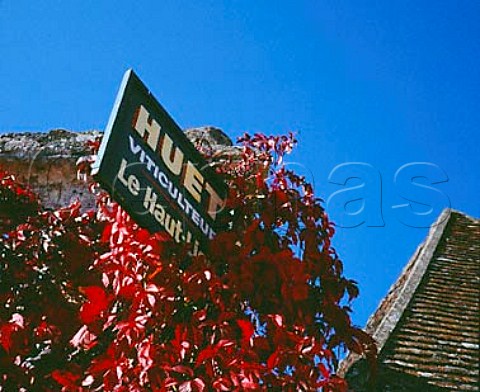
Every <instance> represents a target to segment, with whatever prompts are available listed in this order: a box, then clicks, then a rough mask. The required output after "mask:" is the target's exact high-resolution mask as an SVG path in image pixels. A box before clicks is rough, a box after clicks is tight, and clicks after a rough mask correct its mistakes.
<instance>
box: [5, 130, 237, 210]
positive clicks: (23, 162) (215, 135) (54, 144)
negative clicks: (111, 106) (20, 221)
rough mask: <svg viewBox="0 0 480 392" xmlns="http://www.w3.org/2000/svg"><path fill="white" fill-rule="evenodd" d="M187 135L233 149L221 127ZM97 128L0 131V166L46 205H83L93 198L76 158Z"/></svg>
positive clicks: (203, 144)
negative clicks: (81, 174)
mask: <svg viewBox="0 0 480 392" xmlns="http://www.w3.org/2000/svg"><path fill="white" fill-rule="evenodd" d="M185 133H186V135H187V137H188V138H189V139H190V140H191V141H192V142H193V143H194V144H195V145H196V146H198V147H199V148H201V149H203V150H206V151H210V152H211V153H213V154H215V153H218V152H220V151H225V150H228V149H233V148H234V147H232V141H231V140H230V139H229V138H228V136H226V135H225V134H224V133H223V132H222V131H221V130H220V129H218V128H215V127H200V128H192V129H187V130H186V131H185ZM101 135H102V133H101V132H99V131H88V132H71V131H67V130H64V129H55V130H51V131H50V132H47V133H33V132H25V133H6V134H2V135H0V169H3V170H7V171H8V172H10V173H11V174H14V175H16V176H17V178H18V179H19V180H20V181H21V182H23V183H24V184H27V185H28V186H29V187H30V188H31V189H32V190H34V191H35V192H36V193H38V194H39V196H40V198H41V201H42V203H43V205H45V206H46V207H48V208H58V207H60V206H65V205H68V204H70V203H71V202H73V201H75V200H76V199H79V200H80V201H81V202H82V206H83V207H84V208H86V209H88V208H91V207H93V205H94V200H93V197H92V195H91V194H90V193H89V192H88V190H87V187H86V184H85V183H84V182H82V181H80V180H79V179H77V168H76V161H77V160H78V158H80V157H82V156H85V155H88V154H89V151H88V148H87V142H88V141H93V140H95V139H96V138H98V137H101Z"/></svg>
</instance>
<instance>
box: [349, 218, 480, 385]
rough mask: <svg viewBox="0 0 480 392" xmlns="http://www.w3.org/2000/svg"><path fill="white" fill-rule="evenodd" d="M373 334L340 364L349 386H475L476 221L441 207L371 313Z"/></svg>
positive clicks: (479, 279) (478, 309)
mask: <svg viewBox="0 0 480 392" xmlns="http://www.w3.org/2000/svg"><path fill="white" fill-rule="evenodd" d="M366 331H367V332H368V333H370V334H371V335H372V336H373V337H374V339H375V340H376V342H377V348H378V351H379V357H378V360H377V371H376V376H375V379H374V380H373V381H367V379H368V378H369V375H370V370H369V367H368V366H367V364H366V363H365V361H364V360H363V359H362V358H359V357H358V356H356V355H350V356H348V357H347V358H346V360H345V361H344V362H343V363H342V364H341V368H340V373H341V374H343V375H346V377H347V379H348V380H349V383H350V385H351V388H352V390H354V391H358V392H360V391H405V392H407V391H408V392H412V391H421V392H433V391H436V392H440V391H480V221H479V220H478V219H474V218H471V217H468V216H466V215H465V214H462V213H460V212H457V211H453V210H450V209H446V210H445V211H443V213H442V214H441V215H440V217H439V218H438V220H437V222H436V223H435V224H434V225H432V228H431V229H430V232H429V234H428V236H427V238H426V239H425V241H424V243H423V244H421V245H420V246H419V248H418V249H417V251H416V252H415V254H414V255H413V257H412V258H411V259H410V261H409V262H408V264H407V265H406V266H405V268H404V270H403V272H402V273H401V275H400V277H399V278H398V280H397V281H396V282H395V283H394V284H393V286H392V287H391V289H390V292H389V293H388V294H387V296H386V297H385V298H384V299H383V301H382V302H381V303H380V305H379V307H378V309H377V310H376V311H375V313H374V314H373V315H372V316H371V318H370V319H369V321H368V323H367V326H366Z"/></svg>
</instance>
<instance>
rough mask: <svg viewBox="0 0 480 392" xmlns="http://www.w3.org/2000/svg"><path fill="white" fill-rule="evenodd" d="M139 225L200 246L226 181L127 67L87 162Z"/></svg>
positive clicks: (217, 213)
mask: <svg viewBox="0 0 480 392" xmlns="http://www.w3.org/2000/svg"><path fill="white" fill-rule="evenodd" d="M93 174H94V177H95V179H96V180H97V181H98V182H100V184H102V186H103V187H104V188H105V189H106V190H107V191H108V192H109V193H110V195H111V196H112V198H113V199H114V200H115V201H117V202H118V203H119V204H120V205H121V206H122V207H123V208H124V209H125V210H126V211H127V212H128V213H129V214H130V215H131V217H132V218H133V219H134V220H135V222H137V223H138V224H139V225H140V226H142V227H144V228H147V229H148V230H149V231H150V232H158V231H163V232H166V233H168V234H169V235H170V236H171V237H172V238H173V240H175V242H178V243H191V244H192V247H193V253H194V254H197V253H198V252H199V251H202V250H204V249H206V244H207V243H208V240H209V239H211V238H213V237H214V236H215V233H216V231H217V230H218V229H219V226H218V222H219V221H220V217H221V214H222V206H223V205H224V202H225V199H226V196H227V187H226V185H225V183H224V182H223V181H222V179H221V178H220V177H219V175H218V174H217V173H215V172H214V170H213V169H212V168H211V167H210V166H209V165H208V164H207V162H206V161H205V160H204V159H203V157H202V156H201V155H200V153H199V152H198V151H197V150H196V149H195V147H194V146H193V144H192V143H191V142H190V141H189V140H188V139H187V137H186V136H185V134H184V133H183V131H182V130H181V129H180V127H179V126H178V125H177V124H176V123H175V121H173V119H172V118H171V117H170V115H169V114H168V113H167V112H166V111H165V109H164V108H163V107H162V106H161V105H160V104H159V103H158V101H157V100H156V99H155V98H154V96H153V95H152V94H151V93H150V91H149V90H148V89H147V88H146V87H145V85H144V84H143V83H142V82H141V80H140V79H139V78H138V76H137V75H135V73H134V72H133V71H132V70H128V71H127V72H126V73H125V76H124V78H123V81H122V85H121V87H120V90H119V92H118V95H117V99H116V102H115V106H114V108H113V111H112V114H111V115H110V120H109V122H108V125H107V128H106V130H105V134H104V136H103V139H102V143H101V145H100V150H99V154H98V158H97V161H96V162H95V164H94V166H93Z"/></svg>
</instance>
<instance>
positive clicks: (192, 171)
mask: <svg viewBox="0 0 480 392" xmlns="http://www.w3.org/2000/svg"><path fill="white" fill-rule="evenodd" d="M183 185H184V186H185V188H186V189H187V190H188V191H189V192H190V194H191V195H192V196H193V198H194V199H195V200H196V201H198V202H199V203H200V201H201V200H202V189H203V176H202V175H201V173H200V172H199V171H198V169H197V168H196V167H195V166H194V165H193V163H192V162H190V161H188V163H187V167H186V169H185V178H184V179H183Z"/></svg>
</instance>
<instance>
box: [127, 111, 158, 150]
mask: <svg viewBox="0 0 480 392" xmlns="http://www.w3.org/2000/svg"><path fill="white" fill-rule="evenodd" d="M133 128H134V129H135V130H136V131H137V133H138V134H139V135H140V136H141V137H142V139H143V140H146V141H147V144H148V145H149V146H150V147H151V148H152V150H153V151H155V150H156V149H157V146H158V140H159V139H160V129H161V127H160V125H159V124H158V123H157V122H156V121H155V119H153V118H150V114H149V113H148V112H147V109H145V108H144V106H143V105H140V107H139V108H138V110H137V113H135V117H134V118H133ZM145 133H147V134H148V135H147V136H145Z"/></svg>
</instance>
